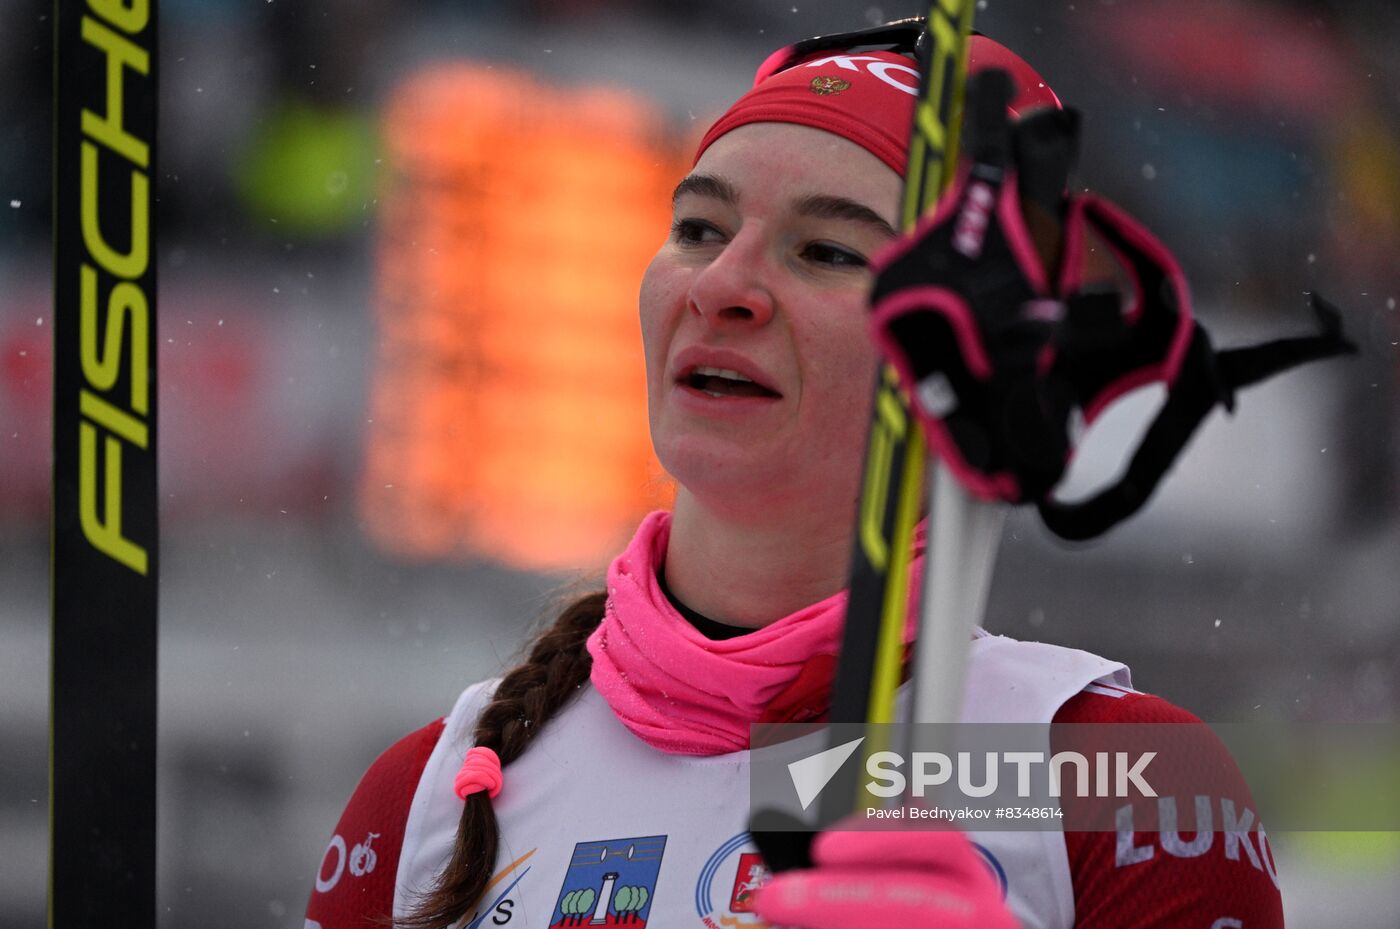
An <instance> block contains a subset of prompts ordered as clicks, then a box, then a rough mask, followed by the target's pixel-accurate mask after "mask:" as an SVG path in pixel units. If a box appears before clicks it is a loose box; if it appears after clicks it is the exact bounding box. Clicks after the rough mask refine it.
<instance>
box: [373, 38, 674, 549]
mask: <svg viewBox="0 0 1400 929" xmlns="http://www.w3.org/2000/svg"><path fill="white" fill-rule="evenodd" d="M384 128H385V133H384V136H385V141H386V149H387V157H386V168H387V169H388V170H387V172H386V173H387V181H386V185H387V186H386V189H385V190H384V191H383V194H382V195H381V199H380V204H381V215H380V230H379V250H378V256H377V278H378V284H377V293H376V317H377V322H378V326H379V333H378V345H377V357H376V359H375V370H374V377H373V386H372V392H371V397H370V410H371V412H370V418H371V422H370V424H369V426H368V431H367V449H366V454H365V467H364V473H363V479H362V482H361V487H360V509H361V514H362V517H363V520H364V523H365V526H366V528H367V530H368V532H369V533H370V535H371V536H372V537H373V538H374V539H375V540H376V541H377V542H378V543H379V544H381V545H382V546H384V547H385V548H386V549H388V550H390V551H394V552H396V553H399V554H402V555H406V556H411V557H429V558H444V557H454V556H468V557H486V558H491V559H494V560H498V561H501V562H504V563H506V564H510V565H512V566H515V567H520V568H526V569H535V570H549V569H559V568H566V567H579V566H586V567H596V566H598V565H601V564H602V563H604V562H605V561H606V559H607V558H608V557H610V556H611V555H612V554H614V553H615V552H616V551H617V550H618V549H619V547H620V546H621V545H622V543H623V542H625V540H626V539H627V537H628V535H629V534H630V532H631V531H632V529H633V528H634V527H635V525H636V522H637V520H638V518H639V517H640V516H641V514H642V513H644V512H646V511H647V510H649V509H653V508H655V507H657V506H661V505H665V504H666V502H667V500H668V499H669V495H670V489H669V487H668V486H667V485H666V483H665V482H664V480H663V478H662V474H661V470H660V467H659V466H658V465H657V464H656V462H655V459H654V458H653V456H652V453H651V446H650V441H649V438H648V436H647V430H646V386H645V373H644V368H643V362H642V352H641V339H640V335H639V333H638V329H637V322H636V302H637V287H638V284H639V282H640V280H641V275H642V271H643V269H644V268H645V267H646V263H647V262H648V261H649V260H650V258H651V256H652V254H653V253H654V252H655V250H656V248H657V247H658V246H659V245H660V243H661V242H662V240H663V239H664V237H665V235H666V229H667V225H668V223H669V221H670V211H669V198H670V197H669V195H670V188H671V185H672V184H674V182H675V180H676V178H678V177H679V176H680V175H681V173H682V171H683V166H682V164H681V163H680V162H679V160H678V159H677V157H676V155H675V153H674V152H675V150H674V149H673V148H672V147H671V146H669V145H667V144H666V141H665V136H664V133H663V132H662V128H661V123H660V120H659V118H658V117H657V115H656V114H655V113H654V111H653V110H652V109H651V107H649V106H648V105H647V104H646V103H645V102H643V101H640V100H638V99H636V98H634V97H631V96H627V95H624V94H621V93H615V92H609V91H602V90H598V89H587V88H585V89H578V88H568V89H563V88H556V87H550V86H546V85H543V84H541V83H539V82H537V81H535V80H534V79H532V78H531V77H530V76H529V75H527V74H525V73H522V72H513V71H509V70H506V69H502V68H500V67H493V68H489V69H488V68H485V67H480V66H474V65H466V64H461V65H452V66H446V67H437V68H433V69H431V70H428V71H426V72H423V73H421V74H419V75H417V76H416V77H414V78H412V79H410V80H409V81H407V82H406V83H405V84H404V85H403V86H402V87H401V88H400V89H399V91H398V92H397V93H396V94H395V97H394V99H393V101H392V102H391V104H390V106H389V108H388V110H387V112H386V115H385V126H384Z"/></svg>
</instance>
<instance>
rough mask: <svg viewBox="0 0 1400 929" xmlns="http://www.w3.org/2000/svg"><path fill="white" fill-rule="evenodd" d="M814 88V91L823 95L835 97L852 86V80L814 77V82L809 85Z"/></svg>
mask: <svg viewBox="0 0 1400 929" xmlns="http://www.w3.org/2000/svg"><path fill="white" fill-rule="evenodd" d="M808 86H810V87H811V88H812V93H814V94H817V95H818V96H821V97H833V96H835V95H836V94H839V93H841V92H842V91H844V90H849V89H850V87H851V82H850V81H843V80H842V79H841V78H839V77H814V78H812V83H811V84H810V85H808Z"/></svg>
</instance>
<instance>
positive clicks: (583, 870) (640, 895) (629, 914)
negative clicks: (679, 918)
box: [549, 835, 666, 929]
mask: <svg viewBox="0 0 1400 929" xmlns="http://www.w3.org/2000/svg"><path fill="white" fill-rule="evenodd" d="M665 851H666V837H665V836H664V835H648V836H641V837H639V838H632V839H610V840H608V841H606V842H580V843H578V844H577V845H575V846H574V854H573V857H572V858H571V859H570V861H569V870H568V871H566V872H565V873H564V883H563V886H561V887H560V888H559V900H558V902H556V903H555V904H554V915H553V917H552V918H551V919H550V921H549V925H550V927H551V929H559V927H569V926H585V925H587V926H628V927H636V929H642V927H644V926H646V924H647V920H648V919H649V918H650V916H651V902H652V899H651V898H652V894H653V893H654V892H655V890H656V877H657V875H658V874H659V873H660V872H661V856H662V854H663V853H664V852H665Z"/></svg>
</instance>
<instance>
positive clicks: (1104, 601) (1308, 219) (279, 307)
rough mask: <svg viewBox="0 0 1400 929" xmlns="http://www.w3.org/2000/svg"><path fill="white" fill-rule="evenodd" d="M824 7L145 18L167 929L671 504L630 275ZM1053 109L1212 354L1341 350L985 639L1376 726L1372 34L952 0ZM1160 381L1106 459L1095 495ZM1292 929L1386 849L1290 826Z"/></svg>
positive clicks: (321, 838)
mask: <svg viewBox="0 0 1400 929" xmlns="http://www.w3.org/2000/svg"><path fill="white" fill-rule="evenodd" d="M918 12H922V10H921V9H920V8H919V5H918V4H916V3H909V2H898V3H895V2H887V3H884V4H881V5H870V4H867V3H863V2H861V3H857V2H852V0H782V2H776V0H708V2H705V3H681V2H674V0H672V2H662V0H513V2H505V0H458V2H446V0H414V2H409V0H397V2H389V0H302V2H292V0H266V2H252V0H242V2H233V0H165V2H163V3H161V5H160V15H161V18H162V23H161V26H162V28H161V56H160V64H159V67H160V70H161V79H162V85H161V89H162V98H161V104H160V105H161V134H160V147H159V150H158V159H159V229H160V236H161V240H160V242H161V244H160V249H159V275H160V303H159V313H160V319H159V340H160V351H161V357H160V388H161V393H160V415H161V428H160V441H161V446H160V454H161V476H160V480H161V498H162V506H163V509H162V517H161V518H162V531H163V533H164V540H163V545H162V550H161V557H162V577H161V592H162V593H161V597H162V634H161V656H160V660H161V667H162V671H161V680H160V687H161V727H162V728H161V747H160V750H161V765H160V781H159V798H160V821H159V828H160V840H161V853H160V855H161V862H160V866H161V884H160V890H159V896H160V914H161V915H160V920H161V922H160V925H162V926H165V927H172V929H173V927H183V926H196V925H197V926H200V927H202V929H245V927H247V929H251V927H261V926H287V927H300V926H301V912H302V909H303V908H304V906H305V902H306V899H307V896H308V894H309V892H310V889H311V886H312V883H313V880H314V877H315V875H316V873H317V868H318V866H319V865H320V863H321V861H322V856H323V853H324V852H325V850H326V842H327V840H328V839H329V837H330V834H331V832H332V829H333V826H334V824H335V820H336V817H337V815H338V812H339V809H340V807H341V805H342V803H343V802H344V800H345V798H346V797H347V796H348V794H349V792H350V790H351V789H352V788H353V786H354V784H355V782H356V780H357V779H358V777H359V775H360V773H361V772H362V771H363V769H364V768H365V767H366V766H367V765H368V763H369V762H370V761H371V760H372V759H373V757H374V756H375V755H376V754H377V753H378V752H379V751H380V750H381V749H382V748H384V747H385V746H386V745H388V744H389V743H390V742H391V741H393V740H394V739H395V738H397V737H398V736H399V735H401V734H403V733H405V732H407V731H409V730H410V729H412V728H416V727H417V726H419V725H422V724H423V723H426V722H427V721H429V720H430V719H432V718H434V717H435V716H437V715H441V714H443V713H445V712H446V711H447V710H448V708H450V706H451V705H452V702H453V699H454V697H455V695H456V694H457V693H458V691H459V690H460V688H461V687H463V686H464V685H465V684H466V683H468V682H470V681H472V680H475V679H478V678H480V677H483V676H488V675H491V674H493V673H496V672H497V671H499V670H500V669H501V668H502V667H503V666H505V665H506V664H507V663H509V662H510V661H511V659H512V658H513V656H514V654H515V652H516V649H517V648H518V646H519V645H520V643H521V642H522V640H523V639H524V637H525V636H526V635H527V634H528V633H529V631H530V630H531V629H532V628H534V627H535V626H536V625H537V624H538V623H539V622H540V621H541V620H543V619H544V618H545V617H547V616H548V615H549V613H550V608H551V606H552V605H553V604H555V603H556V602H557V601H558V600H559V599H560V598H561V596H563V595H565V594H567V593H569V592H572V591H576V590H578V589H579V588H580V587H586V586H588V585H590V584H593V583H596V582H597V579H598V577H599V574H600V571H601V568H602V566H603V565H604V564H605V563H606V561H607V559H608V556H609V555H610V554H611V553H612V552H614V551H615V550H616V549H617V547H618V546H619V545H620V544H621V543H622V541H623V540H625V539H626V538H627V536H628V534H629V533H630V529H631V527H632V526H634V525H635V522H636V519H637V518H638V516H639V515H640V514H641V513H643V512H645V511H646V510H647V509H649V508H651V507H654V506H657V505H664V501H665V499H666V496H667V488H666V482H665V479H664V476H662V475H661V474H660V473H659V471H658V469H657V467H656V465H655V464H654V462H653V461H652V460H651V457H650V452H649V448H648V446H647V442H646V433H645V404H644V396H643V383H642V379H641V367H640V365H641V362H640V351H639V347H638V345H637V344H636V334H635V328H634V314H635V289H636V283H637V280H638V278H639V275H640V271H641V268H642V267H643V266H644V264H645V262H646V260H647V259H648V257H649V255H650V253H651V252H652V251H653V250H654V249H655V248H656V246H657V245H658V244H659V243H660V242H661V240H662V238H663V237H664V236H665V234H666V226H667V222H668V215H669V210H668V199H669V191H670V187H671V186H672V185H673V184H674V183H675V181H676V180H677V179H678V178H679V177H680V176H681V174H682V173H683V172H684V170H685V168H686V167H687V165H688V156H689V152H690V150H691V149H692V147H693V144H694V141H695V139H696V137H697V134H698V132H699V131H701V130H702V129H703V127H704V126H705V125H707V123H708V121H709V119H711V118H712V117H713V116H714V115H715V114H716V113H717V111H718V109H719V108H721V107H722V106H723V105H724V104H725V103H726V102H727V101H729V100H731V99H733V98H734V97H735V96H737V95H738V94H739V93H741V92H742V91H743V90H744V89H745V88H746V86H747V84H748V82H749V80H750V79H751V75H752V72H753V68H754V67H755V66H756V65H757V63H758V62H759V61H761V60H762V58H763V57H764V56H765V55H766V54H767V53H768V52H769V51H771V50H772V49H773V48H775V47H777V46H778V45H781V44H784V43H786V42H789V41H792V40H795V39H797V38H801V37H804V36H807V35H812V34H817V33H821V32H829V31H842V30H846V29H850V28H854V27H859V26H862V25H866V24H868V23H875V22H880V21H883V20H884V19H888V18H892V17H895V16H902V15H909V14H912V13H918ZM0 14H2V15H3V22H4V23H5V24H6V29H5V30H4V31H3V32H0V929H19V927H30V926H35V925H39V924H40V921H41V920H42V918H43V908H44V890H43V888H44V880H45V868H46V857H47V855H46V850H47V830H46V802H47V800H46V795H45V792H46V788H45V765H46V739H47V732H46V722H45V719H46V713H47V689H48V680H47V671H46V666H47V649H48V622H49V620H48V610H47V596H48V584H47V557H48V544H47V534H48V509H47V507H48V477H49V473H48V467H49V457H50V453H49V448H50V440H49V434H48V428H49V427H48V423H49V409H48V404H49V391H50V378H51V375H50V364H51V355H52V349H51V344H50V336H51V323H50V317H51V313H52V308H51V302H50V301H51V287H50V275H51V257H50V251H49V249H50V228H49V223H50V208H51V207H50V200H51V197H50V164H51V155H50V147H51V126H50V116H51V105H50V95H51V74H52V68H53V61H52V52H51V48H52V20H51V15H52V10H51V7H50V5H49V4H48V3H44V2H37V0H0ZM977 16H978V26H979V28H980V29H981V30H982V31H984V32H987V33H988V34H990V35H992V36H993V37H995V38H997V39H999V40H1001V41H1002V42H1004V43H1006V44H1008V45H1010V46H1012V47H1013V48H1015V49H1017V50H1019V51H1020V52H1021V53H1022V54H1023V55H1024V56H1025V57H1027V58H1028V59H1029V60H1031V61H1032V62H1033V63H1035V64H1036V66H1037V67H1038V68H1039V70H1040V71H1041V73H1042V74H1043V75H1044V76H1045V77H1046V78H1047V79H1048V80H1049V82H1050V83H1051V85H1052V86H1053V87H1055V89H1056V90H1057V91H1058V93H1059V94H1060V96H1061V97H1062V98H1063V99H1064V100H1065V101H1067V102H1068V103H1071V104H1073V105H1075V106H1077V107H1079V108H1080V109H1082V111H1083V113H1084V136H1085V137H1084V146H1083V148H1084V152H1083V158H1082V166H1081V170H1080V172H1079V182H1080V183H1082V184H1083V185H1084V186H1089V187H1092V188H1094V189H1096V190H1098V191H1100V192H1102V193H1104V194H1106V195H1107V196H1109V197H1110V198H1112V199H1114V200H1116V201H1118V202H1119V203H1121V204H1122V205H1123V206H1125V207H1126V208H1127V209H1128V210H1129V211H1131V212H1132V213H1134V214H1135V215H1137V216H1139V217H1140V218H1141V219H1142V220H1144V221H1145V222H1146V223H1147V225H1148V226H1149V227H1150V228H1152V229H1154V230H1155V231H1156V232H1157V233H1158V234H1159V235H1160V236H1161V237H1162V238H1163V239H1164V240H1165V241H1166V242H1167V243H1168V245H1169V246H1170V247H1171V248H1172V249H1174V250H1175V252H1176V254H1177V255H1178V257H1179V258H1180V259H1181V261H1182V263H1183V265H1184V267H1185V268H1186V270H1187V273H1188V275H1189V277H1190V280H1191V283H1192V287H1193V291H1194V294H1195V297H1196V300H1197V303H1198V313H1199V315H1200V316H1201V317H1202V318H1203V319H1204V320H1205V321H1206V323H1207V325H1208V326H1209V327H1210V328H1211V330H1212V333H1213V334H1214V336H1215V339H1216V342H1217V344H1224V345H1229V344H1231V343H1233V342H1239V341H1244V340H1248V339H1254V338H1260V337H1268V336H1272V335H1276V334H1292V333H1297V332H1301V331H1303V330H1305V329H1306V328H1307V326H1308V325H1309V318H1308V313H1307V298H1306V293H1307V292H1309V291H1312V290H1319V291H1321V292H1322V293H1323V294H1325V295H1327V296H1328V297H1330V298H1331V299H1332V300H1333V301H1334V302H1336V303H1338V304H1339V305H1341V306H1342V307H1343V308H1344V310H1345V312H1346V323H1347V326H1348V328H1349V330H1350V332H1351V333H1352V334H1353V335H1354V337H1355V339H1356V341H1357V342H1358V343H1359V344H1360V346H1361V353H1360V355H1359V356H1358V357H1356V358H1354V359H1352V360H1349V361H1344V362H1329V363H1327V364H1323V365H1316V366H1313V367H1310V368H1308V369H1305V370H1302V371H1299V372H1297V373H1291V374H1289V375H1287V376H1286V377H1284V378H1282V379H1280V380H1279V381H1276V382H1271V383H1269V384H1267V385H1265V386H1261V387H1257V388H1253V389H1251V390H1249V391H1247V392H1246V393H1245V394H1243V395H1242V397H1241V398H1240V399H1241V402H1240V406H1239V410H1238V412H1237V414H1236V415H1235V416H1234V417H1233V418H1228V417H1225V416H1224V415H1223V414H1220V413H1217V414H1216V415H1215V416H1214V417H1213V418H1212V419H1211V421H1210V422H1209V423H1208V425H1207V427H1206V428H1205V429H1204V430H1203V432H1202V434H1201V436H1200V437H1199V439H1198V441H1197V442H1196V445H1195V446H1194V448H1193V449H1192V450H1191V452H1190V453H1189V454H1188V455H1187V456H1186V457H1185V459H1184V461H1183V462H1182V463H1181V464H1180V465H1179V466H1178V467H1177V469H1176V471H1175V473H1174V474H1173V475H1172V476H1171V478H1170V479H1169V480H1168V482H1167V484H1166V486H1165V488H1164V489H1163V491H1162V492H1161V494H1160V495H1159V497H1158V499H1157V500H1156V501H1154V503H1153V504H1152V506H1151V507H1150V508H1149V509H1148V511H1147V512H1146V513H1145V514H1144V515H1142V516H1141V517H1139V518H1138V519H1137V520H1135V521H1134V522H1132V523H1131V524H1129V525H1127V526H1125V527H1122V528H1121V529H1119V530H1117V531H1116V532H1114V533H1113V534H1111V535H1110V536H1109V537H1108V538H1106V539H1104V540H1102V541H1101V542H1099V543H1097V544H1095V545H1092V546H1089V547H1087V548H1078V549H1069V548H1066V547H1064V546H1060V545H1056V544H1054V543H1053V542H1051V541H1050V540H1049V538H1048V536H1047V534H1046V533H1045V532H1044V531H1043V530H1042V529H1041V528H1040V527H1039V526H1038V525H1037V524H1036V523H1035V522H1034V521H1033V520H1032V519H1030V518H1029V517H1025V516H1017V517H1013V519H1012V521H1011V522H1010V524H1009V526H1008V534H1007V538H1006V541H1005V543H1004V545H1003V548H1002V553H1001V556H1000V562H999V566H998V569H997V573H996V581H995V588H994V591H993V594H992V598H991V605H990V610H989V616H988V620H987V625H988V627H989V628H990V629H992V630H993V631H995V632H1001V633H1006V634H1009V635H1013V636H1017V637H1021V638H1034V639H1042V640H1046V641H1053V642H1058V643H1063V644H1070V645H1076V646H1080V647H1084V648H1088V649H1090V650H1093V651H1096V652H1099V653H1101V654H1105V655H1109V656H1113V657H1116V658H1120V659H1123V660H1126V661H1128V662H1129V663H1130V664H1131V665H1132V666H1133V668H1134V677H1135V681H1136V683H1137V685H1138V686H1139V687H1140V688H1142V689H1144V690H1148V691H1152V692H1155V693H1158V694H1161V695H1163V696H1165V697H1167V698H1168V699H1171V700H1173V701H1175V702H1177V703H1179V704H1181V705H1183V706H1185V707H1187V708H1188V709H1191V710H1192V711H1194V712H1196V713H1197V714H1198V715H1200V716H1201V717H1203V718H1204V719H1206V720H1208V721H1221V722H1225V721H1231V722H1249V721H1252V720H1268V721H1271V722H1272V721H1287V720H1306V721H1320V720H1321V721H1330V720H1336V721H1371V722H1389V723H1392V724H1393V723H1395V722H1396V720H1397V718H1400V621H1397V620H1400V581H1397V572H1400V520H1398V519H1397V497H1400V443H1397V431H1398V430H1400V412H1397V411H1400V403H1397V400H1400V348H1397V343H1400V311H1398V310H1397V308H1396V301H1397V298H1400V272H1397V260H1396V259H1397V256H1400V57H1397V56H1396V54H1395V49H1396V48H1397V47H1400V7H1397V6H1396V5H1395V4H1394V3H1393V2H1391V0H1328V2H1322V0H1293V2H1284V0H1117V2H1115V0H1053V2H1048V3H1047V2H1043V0H985V2H983V3H982V4H981V5H980V8H979V11H978V14H977ZM1152 402H1153V398H1152V397H1151V396H1147V397H1145V398H1139V399H1135V400H1131V401H1127V402H1125V403H1124V404H1123V410H1122V411H1121V412H1118V413H1115V414H1112V415H1110V416H1109V417H1107V418H1106V420H1105V421H1104V423H1103V424H1102V426H1101V427H1100V428H1097V429H1096V430H1095V432H1094V433H1092V434H1091V437H1090V439H1091V446H1090V448H1089V449H1088V450H1087V451H1086V454H1085V455H1084V456H1083V458H1084V460H1083V461H1082V462H1081V463H1080V465H1079V466H1078V467H1077V469H1076V475H1075V480H1076V481H1077V482H1080V483H1087V482H1090V481H1092V480H1095V479H1103V478H1104V477H1105V476H1106V475H1108V474H1110V473H1111V472H1112V470H1113V469H1114V467H1115V465H1116V462H1117V461H1118V460H1119V459H1120V458H1121V454H1122V451H1123V449H1124V447H1126V445H1127V444H1128V443H1129V441H1130V438H1131V436H1132V435H1134V434H1135V431H1136V430H1137V429H1138V428H1139V425H1140V423H1141V421H1142V420H1143V417H1144V416H1145V415H1146V412H1147V411H1148V410H1150V406H1151V403H1152ZM1275 845H1276V848H1277V849H1278V856H1279V860H1280V862H1279V866H1280V871H1281V874H1282V878H1283V880H1284V882H1285V883H1284V890H1285V902H1286V905H1287V907H1288V910H1289V913H1290V917H1291V924H1292V925H1297V926H1304V927H1311V926H1342V925H1346V926H1350V927H1372V926H1374V927H1395V926H1397V925H1400V916H1397V915H1396V914H1400V890H1397V886H1396V884H1395V882H1394V880H1393V878H1394V874H1395V873H1396V872H1397V869H1400V843H1397V842H1396V841H1395V836H1394V835H1385V834H1361V835H1335V834H1324V835H1318V834H1292V835H1281V836H1277V837H1275Z"/></svg>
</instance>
